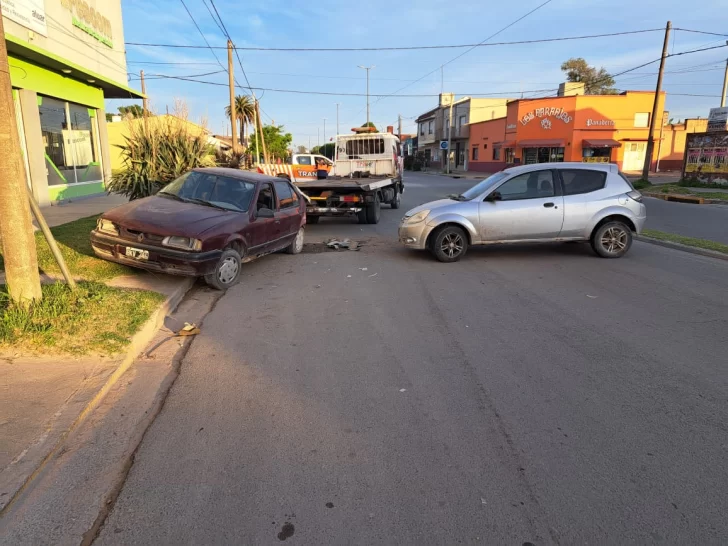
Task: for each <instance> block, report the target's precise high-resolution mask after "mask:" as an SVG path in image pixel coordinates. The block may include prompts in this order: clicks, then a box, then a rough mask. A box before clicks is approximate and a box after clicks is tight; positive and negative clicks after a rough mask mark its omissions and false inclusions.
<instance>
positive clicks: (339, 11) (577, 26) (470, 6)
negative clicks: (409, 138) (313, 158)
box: [107, 0, 728, 145]
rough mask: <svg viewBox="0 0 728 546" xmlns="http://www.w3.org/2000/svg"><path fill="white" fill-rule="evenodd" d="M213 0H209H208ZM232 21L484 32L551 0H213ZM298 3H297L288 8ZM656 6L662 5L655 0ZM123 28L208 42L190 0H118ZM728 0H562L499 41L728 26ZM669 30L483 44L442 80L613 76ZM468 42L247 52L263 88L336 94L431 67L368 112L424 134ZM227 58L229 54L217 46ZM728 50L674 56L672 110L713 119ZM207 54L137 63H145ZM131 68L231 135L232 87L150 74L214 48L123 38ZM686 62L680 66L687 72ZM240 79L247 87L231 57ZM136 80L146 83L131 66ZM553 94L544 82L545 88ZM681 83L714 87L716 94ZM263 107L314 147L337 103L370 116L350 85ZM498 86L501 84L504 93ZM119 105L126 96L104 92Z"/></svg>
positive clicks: (203, 64) (247, 42)
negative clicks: (586, 66) (577, 62)
mask: <svg viewBox="0 0 728 546" xmlns="http://www.w3.org/2000/svg"><path fill="white" fill-rule="evenodd" d="M205 1H206V2H207V5H209V0H205ZM214 1H215V5H216V6H217V9H218V10H219V11H220V13H221V15H222V16H223V18H224V20H225V25H226V27H227V29H228V31H229V32H230V34H231V35H232V38H233V40H234V42H235V43H236V45H238V46H252V47H308V48H312V47H324V48H328V47H381V46H412V45H440V44H462V43H477V42H480V41H482V40H484V39H485V38H487V37H488V36H490V35H491V34H493V33H494V32H496V31H498V30H500V29H501V28H502V27H504V26H506V25H508V24H509V23H511V22H512V21H514V20H516V19H517V18H519V17H520V16H522V15H523V14H525V13H527V12H528V11H530V10H531V9H533V8H534V7H536V6H538V5H539V4H541V3H542V1H543V0H526V1H525V2H521V3H514V2H497V3H496V2H473V1H472V0H449V1H447V2H443V1H442V0H418V1H416V2H392V1H391V0H390V1H384V0H366V1H360V2H342V1H341V0H317V1H316V2H306V3H305V4H304V3H303V2H300V0H298V1H296V2H292V1H291V0H266V1H264V2H261V1H254V2H242V1H234V0H214ZM185 3H186V4H187V6H188V7H189V9H190V11H191V13H192V15H193V16H194V18H195V20H196V21H197V23H198V24H199V25H200V28H201V29H202V31H203V32H204V34H205V36H206V37H207V39H208V41H209V42H210V44H211V45H213V46H224V45H225V43H226V40H225V37H224V36H223V34H222V32H221V31H220V29H219V28H218V27H217V25H216V24H215V23H214V22H213V19H212V18H211V16H210V13H209V12H208V10H207V8H206V6H205V4H204V3H203V0H185ZM292 5H294V7H292ZM658 6H659V7H658ZM122 8H123V14H124V32H125V39H126V41H127V42H147V43H170V44H179V45H182V44H184V45H204V41H203V39H202V37H201V36H200V34H199V33H198V31H197V30H196V29H195V27H194V25H193V23H192V20H191V19H190V17H189V16H188V15H187V13H186V11H185V9H184V7H183V6H182V3H181V1H180V0H156V1H154V2H149V0H122ZM724 10H725V4H724V0H703V1H702V2H701V4H700V9H699V10H698V9H695V10H692V9H690V10H689V9H685V3H684V2H679V1H678V0H665V1H663V2H660V3H655V2H644V1H640V0H613V1H612V2H606V3H605V2H597V1H592V2H589V1H584V0H553V1H552V2H551V3H550V4H548V5H547V6H545V7H543V8H541V9H540V10H538V11H536V12H535V13H533V14H532V15H530V16H529V17H527V18H526V19H524V20H523V21H521V22H519V23H517V24H515V25H514V26H512V27H511V28H509V29H507V30H505V31H504V32H502V33H501V34H500V35H498V36H497V38H495V39H493V40H492V41H516V40H529V39H538V38H552V37H561V36H575V35H587V34H604V33H610V32H621V31H629V30H640V29H649V28H664V26H665V23H666V21H667V20H668V19H670V20H671V21H672V24H673V26H674V27H682V28H686V29H695V30H704V31H710V32H722V33H726V34H728V30H727V29H726V28H725V25H721V24H719V23H720V22H721V21H723V22H725V18H724V17H723V18H720V17H714V18H711V17H707V16H706V15H707V14H711V13H713V14H722V13H724ZM662 40H663V33H662V32H651V33H644V34H636V35H631V36H621V37H616V38H615V37H611V38H599V39H591V40H579V41H565V42H555V43H545V44H531V45H510V46H498V47H482V48H477V49H475V50H473V51H471V52H469V53H467V54H466V55H464V56H463V57H461V58H459V59H457V60H456V61H454V62H452V63H450V64H448V65H447V66H446V67H445V69H444V80H445V81H444V90H445V91H446V92H454V93H457V95H458V96H466V95H469V94H475V93H478V94H488V93H494V94H495V93H499V94H503V93H508V95H506V96H513V97H518V96H520V92H521V90H523V91H524V92H526V96H528V95H529V93H528V91H529V90H540V89H548V88H553V89H556V87H557V86H558V84H559V82H561V81H563V77H564V76H563V74H562V73H561V71H560V70H559V66H560V64H561V62H562V61H564V60H566V59H568V58H569V57H573V56H581V57H584V58H586V59H587V61H588V62H589V63H590V64H593V65H596V66H603V67H605V68H606V69H607V70H608V71H609V72H610V73H617V72H619V71H621V70H626V69H628V68H632V67H634V66H636V65H639V64H641V63H644V62H647V61H651V60H653V59H655V58H657V57H659V55H660V52H661V48H662ZM720 44H725V38H721V37H719V36H709V35H701V34H692V33H687V32H674V33H673V39H672V40H671V41H670V52H671V53H673V52H680V51H685V50H690V49H697V48H701V47H710V46H714V45H720ZM463 51H464V50H463V49H444V50H418V51H389V52H386V51H385V52H324V53H321V52H309V53H307V52H252V51H251V52H240V55H241V58H242V61H243V65H244V67H245V70H246V72H247V75H248V79H249V81H250V84H251V85H252V86H253V87H263V88H277V89H290V90H306V91H327V92H339V93H364V92H365V90H366V81H365V73H364V71H363V70H361V69H358V68H357V65H375V66H376V68H375V69H374V70H372V72H371V83H370V85H371V87H370V89H371V93H373V94H377V93H379V94H388V93H393V92H394V91H397V90H398V89H400V88H402V87H403V86H405V85H407V84H408V83H409V82H412V81H413V80H417V79H418V78H421V77H422V76H424V75H425V74H427V73H429V72H432V71H435V72H434V74H432V75H430V76H428V77H426V78H424V79H423V80H422V81H419V82H417V83H414V84H412V85H410V86H409V87H407V89H406V90H404V91H402V92H401V93H402V94H415V95H433V96H428V97H417V98H403V97H396V96H395V97H390V98H384V99H381V100H378V99H377V98H376V97H373V98H372V99H371V105H372V106H371V119H372V121H374V122H375V123H376V124H377V126H378V127H380V128H383V127H384V126H386V125H395V124H396V120H397V116H398V114H402V116H403V117H404V118H405V123H404V129H405V132H407V131H409V132H414V121H413V119H414V118H415V117H417V115H419V114H420V113H422V112H424V111H426V110H428V109H430V108H432V107H434V106H436V104H437V97H436V96H434V95H437V93H439V92H440V91H441V76H440V69H439V67H440V65H442V64H443V63H447V62H448V61H450V60H451V59H453V58H454V57H455V56H457V55H459V54H460V53H462V52H463ZM216 54H217V56H218V58H219V59H220V61H221V62H222V63H223V64H224V65H227V54H226V52H225V51H224V50H217V51H216ZM726 57H728V47H727V48H722V49H716V50H712V51H706V52H702V53H696V54H692V55H685V56H680V57H673V58H670V59H668V61H667V65H666V71H667V72H668V74H667V75H666V77H665V84H664V89H665V90H666V91H667V93H668V101H667V109H668V110H669V111H670V115H671V117H675V118H685V117H697V116H703V117H705V116H707V114H708V110H709V108H710V107H712V106H718V105H719V98H718V96H719V94H720V91H721V86H722V81H723V68H724V66H725V59H726ZM160 62H174V63H199V64H189V65H186V64H175V65H171V64H170V65H165V64H141V63H160ZM127 63H128V70H129V72H130V73H138V71H139V70H140V69H144V71H145V73H146V74H147V78H148V81H147V93H148V95H149V96H150V99H151V105H152V108H153V109H154V110H156V111H158V112H162V111H164V109H165V106H167V105H169V107H170V108H172V105H173V104H174V101H175V98H179V99H183V100H184V101H185V102H186V103H187V106H188V108H189V110H190V119H192V120H193V121H200V119H202V118H205V119H206V120H207V125H208V127H209V128H210V129H211V130H213V132H215V133H221V132H222V130H223V123H224V122H225V118H224V114H223V109H224V107H225V106H226V104H227V103H228V91H227V88H226V87H222V86H221V87H216V86H210V85H203V84H198V83H191V82H184V81H179V80H169V79H154V78H155V76H154V74H166V75H176V76H187V75H196V74H203V73H207V72H214V71H217V70H221V68H220V66H219V65H218V64H217V62H216V60H215V58H214V57H213V54H212V53H211V52H210V50H209V49H198V50H195V49H167V48H151V47H140V46H131V45H130V46H127ZM657 66H658V65H657V64H653V65H650V66H649V67H645V68H642V69H639V70H636V71H634V72H632V73H629V74H625V75H624V76H622V77H619V78H617V85H616V86H617V87H618V88H619V89H643V90H649V89H654V86H655V81H656V72H657ZM680 72H682V73H680ZM235 74H236V78H237V80H238V82H240V83H242V84H244V81H245V80H244V78H243V75H242V73H241V71H240V68H239V66H238V64H237V61H236V63H235ZM130 77H131V78H132V79H131V80H130V85H131V86H132V87H135V88H137V89H138V88H139V82H138V80H135V79H133V78H134V75H131V76H130ZM199 79H202V80H206V81H212V82H218V83H226V82H227V74H225V73H218V74H212V75H209V76H204V77H201V78H199ZM541 94H543V93H541ZM677 94H695V95H711V96H712V97H714V98H710V97H688V96H677ZM258 95H259V96H260V95H262V99H261V105H262V108H263V110H264V112H265V114H264V115H263V118H264V121H265V122H266V123H270V122H271V119H273V120H275V123H276V124H283V125H285V127H286V129H287V130H288V131H290V132H291V133H293V135H294V144H295V145H299V144H303V145H308V142H309V138H310V139H311V143H312V144H313V145H315V144H316V141H317V131H318V134H319V135H320V138H321V140H322V141H323V128H324V121H323V118H327V121H326V135H327V140H328V139H329V138H330V137H331V136H332V135H333V134H334V133H335V126H336V106H335V104H336V103H337V102H338V103H340V104H341V106H340V129H341V132H348V131H349V129H350V128H351V127H354V126H358V125H361V124H362V123H363V122H364V121H365V119H366V110H365V104H366V101H365V98H364V97H352V96H318V95H298V94H290V93H281V92H274V91H266V92H265V93H262V92H258ZM496 96H498V95H496ZM107 102H108V104H107V107H108V109H109V111H112V110H113V111H115V110H116V107H117V106H119V105H121V104H126V103H125V102H124V101H107Z"/></svg>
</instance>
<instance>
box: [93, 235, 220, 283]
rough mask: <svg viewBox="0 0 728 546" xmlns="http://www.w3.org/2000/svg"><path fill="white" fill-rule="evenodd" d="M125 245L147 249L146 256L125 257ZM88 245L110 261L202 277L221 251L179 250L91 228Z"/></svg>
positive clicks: (211, 266) (210, 270)
mask: <svg viewBox="0 0 728 546" xmlns="http://www.w3.org/2000/svg"><path fill="white" fill-rule="evenodd" d="M127 247H129V248H134V249H138V250H147V251H148V252H149V259H148V260H140V259H137V258H130V257H128V256H127V255H126V248H127ZM91 248H93V250H94V254H96V256H98V257H99V258H102V259H104V260H108V261H110V262H115V263H118V264H122V265H127V266H129V267H136V268H139V269H144V270H146V271H154V272H157V273H166V274H168V275H182V276H188V277H202V276H204V275H209V274H210V273H213V272H214V271H215V266H216V265H217V262H218V261H219V260H220V256H221V255H222V250H209V251H207V252H185V251H183V250H174V249H171V248H162V247H158V246H153V245H145V244H142V243H137V242H135V241H127V240H125V239H122V238H121V237H114V236H113V235H107V234H105V233H100V232H99V231H98V230H93V231H92V232H91Z"/></svg>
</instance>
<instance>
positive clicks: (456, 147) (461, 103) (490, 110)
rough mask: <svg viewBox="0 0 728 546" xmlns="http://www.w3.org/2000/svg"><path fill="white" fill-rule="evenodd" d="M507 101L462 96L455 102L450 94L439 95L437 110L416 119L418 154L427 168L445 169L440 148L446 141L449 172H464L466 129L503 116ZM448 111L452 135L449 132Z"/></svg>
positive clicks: (444, 160)
mask: <svg viewBox="0 0 728 546" xmlns="http://www.w3.org/2000/svg"><path fill="white" fill-rule="evenodd" d="M509 100H512V99H505V98H500V99H493V98H478V99H475V98H471V97H465V98H462V99H459V100H455V95H454V94H453V93H442V94H440V102H439V105H438V107H437V108H433V109H432V110H429V111H427V112H425V113H424V114H422V115H421V116H419V117H418V118H417V119H416V122H417V134H418V137H417V138H418V141H417V145H418V151H419V152H421V153H422V154H423V158H424V160H425V165H427V166H428V167H431V168H444V167H445V166H446V164H447V156H446V153H445V150H444V149H443V148H442V146H443V143H446V142H447V140H448V138H450V141H451V142H450V146H451V149H450V167H451V169H453V170H465V169H467V163H468V161H469V156H468V153H469V149H470V145H469V143H470V126H471V125H472V124H473V123H478V122H480V121H484V120H492V119H496V118H501V117H504V116H505V115H506V105H507V103H508V101H509ZM451 105H452V106H451ZM451 111H452V132H450V115H451Z"/></svg>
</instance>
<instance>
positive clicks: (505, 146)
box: [493, 140, 516, 148]
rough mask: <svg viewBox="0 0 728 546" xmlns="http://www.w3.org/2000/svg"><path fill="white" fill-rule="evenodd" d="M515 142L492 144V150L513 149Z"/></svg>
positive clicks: (506, 141)
mask: <svg viewBox="0 0 728 546" xmlns="http://www.w3.org/2000/svg"><path fill="white" fill-rule="evenodd" d="M515 147H516V141H515V140H504V141H503V142H494V143H493V148H515Z"/></svg>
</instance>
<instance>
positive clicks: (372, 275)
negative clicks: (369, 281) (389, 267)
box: [369, 273, 379, 277]
mask: <svg viewBox="0 0 728 546" xmlns="http://www.w3.org/2000/svg"><path fill="white" fill-rule="evenodd" d="M377 275H379V273H372V274H371V275H369V276H370V277H376V276H377Z"/></svg>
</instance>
